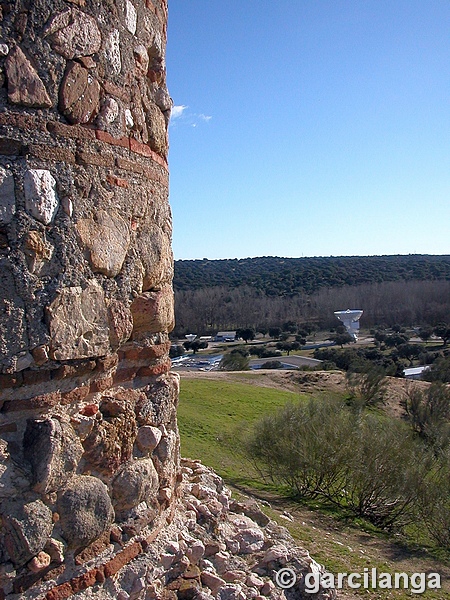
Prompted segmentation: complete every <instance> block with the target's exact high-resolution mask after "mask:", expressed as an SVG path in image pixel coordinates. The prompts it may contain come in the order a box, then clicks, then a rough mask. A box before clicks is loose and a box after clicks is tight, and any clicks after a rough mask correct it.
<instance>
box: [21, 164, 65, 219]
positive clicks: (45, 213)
mask: <svg viewBox="0 0 450 600" xmlns="http://www.w3.org/2000/svg"><path fill="white" fill-rule="evenodd" d="M23 191H24V194H25V208H26V209H27V211H28V212H29V213H30V215H32V216H33V217H34V218H35V219H37V220H38V221H40V222H41V223H44V225H48V224H49V223H51V222H52V221H53V218H54V216H55V215H56V211H57V210H58V206H59V199H58V196H57V195H56V181H55V179H54V177H53V176H52V174H51V173H50V171H47V170H46V169H29V170H28V171H27V172H26V173H25V176H24V178H23Z"/></svg>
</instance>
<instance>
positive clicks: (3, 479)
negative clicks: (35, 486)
mask: <svg viewBox="0 0 450 600" xmlns="http://www.w3.org/2000/svg"><path fill="white" fill-rule="evenodd" d="M11 425H15V423H12V424H11ZM7 429H9V427H8V428H7ZM11 429H13V427H11ZM7 448H8V444H7V442H6V441H5V440H0V499H2V498H16V497H17V496H20V495H21V494H23V492H24V491H25V490H27V489H29V487H30V482H29V480H28V478H29V473H27V472H26V471H25V470H24V469H23V467H20V466H19V465H18V464H17V463H16V462H15V461H14V460H12V458H11V456H10V454H9V452H8V450H7Z"/></svg>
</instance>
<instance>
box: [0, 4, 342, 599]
mask: <svg viewBox="0 0 450 600" xmlns="http://www.w3.org/2000/svg"><path fill="white" fill-rule="evenodd" d="M166 25H167V3H166V0H102V1H101V2H100V1H98V0H96V1H94V0H67V1H64V0H11V1H9V2H8V1H2V0H0V525H1V527H0V600H3V599H5V598H7V599H10V600H19V599H27V600H62V599H63V598H69V597H74V598H78V599H81V598H82V599H88V598H92V599H94V598H95V599H97V600H109V599H111V600H114V599H117V600H177V599H180V600H193V599H196V600H246V599H247V598H255V600H264V599H265V598H270V599H272V600H286V599H288V600H296V599H297V598H304V597H305V596H304V586H303V583H302V577H303V576H304V574H305V573H307V572H319V571H320V566H319V565H317V563H315V562H314V561H313V560H312V559H311V558H310V557H309V554H308V553H307V552H305V551H303V550H302V549H298V548H296V547H295V543H294V541H293V540H292V538H290V537H289V535H288V534H287V532H286V531H285V530H283V529H282V528H279V527H277V526H276V525H275V524H274V523H273V522H271V521H270V519H268V518H267V517H266V516H265V515H264V514H263V513H262V512H261V511H260V510H259V509H258V508H255V507H254V506H253V505H251V504H250V505H245V504H241V503H239V502H235V501H232V500H231V498H230V493H229V491H227V490H226V488H224V486H223V482H222V481H221V480H220V478H219V477H218V476H217V475H215V474H214V473H213V472H211V471H210V470H208V469H207V468H205V467H203V466H202V465H201V464H200V463H198V462H196V461H184V463H183V465H182V466H181V467H180V459H179V436H178V430H177V423H176V405H177V400H178V377H177V376H176V375H175V374H173V373H170V360H169V356H168V351H169V347H170V343H169V338H168V335H169V332H170V331H171V329H172V328H173V324H174V310H173V293H172V275H173V260H172V253H171V233H172V222H171V214H170V208H169V205H168V170H167V150H168V142H167V127H168V122H169V118H170V110H171V104H172V103H171V99H170V97H169V94H168V92H167V88H166V77H165V60H164V52H165V45H166ZM286 564H289V565H290V566H291V567H294V568H295V572H296V574H297V575H298V582H297V584H296V586H295V587H293V588H291V589H290V590H285V591H283V590H281V589H279V588H276V586H275V584H274V583H273V578H274V573H275V572H276V571H277V569H279V568H281V567H282V566H283V565H286ZM318 570H319V571H318ZM308 597H310V596H308ZM313 597H314V598H316V599H319V598H320V599H321V600H325V599H327V600H331V599H332V598H334V597H335V593H334V590H331V591H330V590H328V591H327V590H321V591H320V592H319V593H318V594H317V595H314V596H313ZM311 598H312V596H311Z"/></svg>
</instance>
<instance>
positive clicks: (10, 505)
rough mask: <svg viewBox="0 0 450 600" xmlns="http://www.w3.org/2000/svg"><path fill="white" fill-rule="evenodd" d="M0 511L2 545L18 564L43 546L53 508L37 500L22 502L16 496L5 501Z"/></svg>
mask: <svg viewBox="0 0 450 600" xmlns="http://www.w3.org/2000/svg"><path fill="white" fill-rule="evenodd" d="M2 513H3V514H2V523H3V528H4V531H5V541H4V543H5V548H6V550H7V552H8V554H9V556H10V558H11V560H12V562H13V563H14V564H15V565H16V567H20V566H22V565H24V564H25V563H26V562H28V561H29V560H30V559H31V558H33V556H35V555H36V554H37V553H38V552H40V551H41V550H43V548H44V546H45V544H46V542H47V539H48V538H49V537H50V534H51V531H52V529H53V522H52V511H51V510H50V509H49V508H48V507H47V506H45V504H44V503H43V502H41V501H40V500H36V501H34V502H28V503H25V504H24V502H23V499H22V498H18V499H17V500H12V501H8V502H5V503H4V505H3V506H2Z"/></svg>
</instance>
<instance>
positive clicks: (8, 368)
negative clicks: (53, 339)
mask: <svg viewBox="0 0 450 600" xmlns="http://www.w3.org/2000/svg"><path fill="white" fill-rule="evenodd" d="M27 347H28V335H27V321H26V316H25V306H24V302H23V300H22V298H20V297H19V296H18V295H17V292H16V286H15V281H14V275H13V273H12V265H11V263H10V262H9V260H8V259H6V258H0V357H1V358H0V371H3V372H5V373H13V372H14V371H16V368H17V360H18V356H19V354H20V353H21V352H23V351H24V350H25V349H26V348H27Z"/></svg>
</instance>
